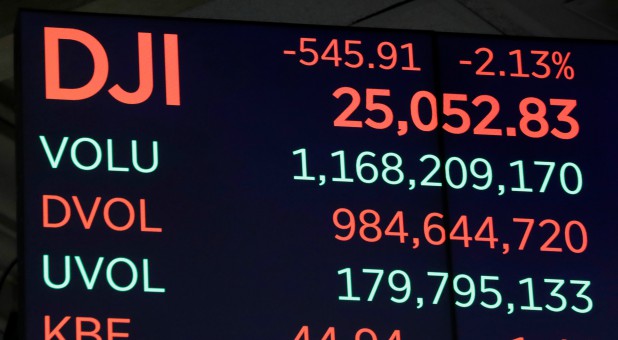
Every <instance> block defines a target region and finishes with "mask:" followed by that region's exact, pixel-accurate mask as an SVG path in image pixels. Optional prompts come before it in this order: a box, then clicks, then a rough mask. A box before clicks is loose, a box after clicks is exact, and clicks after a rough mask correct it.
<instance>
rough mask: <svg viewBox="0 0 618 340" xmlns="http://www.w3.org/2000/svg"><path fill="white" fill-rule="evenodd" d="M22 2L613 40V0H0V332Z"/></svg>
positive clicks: (9, 273)
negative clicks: (15, 62)
mask: <svg viewBox="0 0 618 340" xmlns="http://www.w3.org/2000/svg"><path fill="white" fill-rule="evenodd" d="M20 8H27V9H44V10H58V11H74V12H94V13H110V14H112V13H113V14H137V15H153V16H166V17H188V18H207V19H230V20H247V21H259V22H278V23H302V24H317V25H334V26H358V27H380V28H397V29H417V30H432V31H438V32H459V33H481V34H496V35H511V36H537V37H552V38H577V39H600V40H610V41H618V0H407V1H401V0H304V1H303V0H55V1H47V0H23V1H15V0H0V279H1V280H2V281H0V339H6V340H9V339H17V338H16V337H14V336H15V335H14V333H13V332H14V331H15V329H14V328H13V327H15V320H16V319H15V317H16V315H17V312H18V308H19V306H18V296H19V281H18V275H17V273H18V266H13V265H12V264H14V263H15V261H16V260H17V234H18V228H19V226H18V225H17V222H16V221H17V219H16V207H17V181H16V164H15V162H16V155H15V136H16V126H15V121H16V115H17V114H18V113H17V112H16V98H15V88H14V84H15V81H14V75H13V58H14V55H13V53H14V50H13V41H14V36H13V28H14V25H15V20H16V17H17V13H18V11H19V9H20Z"/></svg>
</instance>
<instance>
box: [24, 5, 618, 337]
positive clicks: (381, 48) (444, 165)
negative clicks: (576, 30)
mask: <svg viewBox="0 0 618 340" xmlns="http://www.w3.org/2000/svg"><path fill="white" fill-rule="evenodd" d="M17 44H18V48H19V49H18V57H17V62H18V70H17V72H16V73H17V74H18V88H19V90H20V101H21V117H20V126H21V129H20V131H21V136H20V143H19V152H20V153H19V154H20V158H21V161H20V168H21V169H20V174H21V179H20V187H21V195H20V197H21V201H20V202H21V208H20V218H21V225H22V228H23V232H22V234H21V254H22V259H23V268H22V269H23V278H24V280H25V284H24V303H25V305H24V306H25V325H24V326H25V327H24V329H25V339H27V340H35V339H46V340H55V339H59V340H63V339H100V340H101V339H108V340H112V339H123V338H130V339H266V340H270V339H282V340H314V339H317V340H335V339H337V340H346V339H350V340H417V339H431V340H435V339H459V340H472V339H503V340H535V339H539V340H562V339H566V340H584V339H585V340H590V339H618V330H617V329H616V319H617V316H618V315H617V308H616V306H617V305H618V296H617V293H616V287H617V286H616V280H617V279H618V274H617V271H616V264H615V263H616V260H617V259H618V256H617V252H618V250H617V247H616V235H617V232H616V227H617V226H616V222H615V221H614V218H615V215H614V214H615V213H616V211H618V206H617V200H616V198H615V193H616V192H617V191H618V181H616V179H615V176H616V168H617V167H618V161H617V151H616V150H617V148H616V141H615V138H616V136H615V131H616V130H615V126H617V125H618V118H617V117H618V112H617V109H616V107H617V106H616V102H615V100H616V98H617V96H618V67H616V60H618V45H617V44H615V43H608V42H600V41H578V40H550V39H528V38H508V37H500V36H481V35H463V34H442V33H435V32H423V31H403V30H378V29H375V30H374V29H352V28H339V27H320V26H300V25H298V26H295V25H276V24H259V23H241V22H221V21H207V20H177V19H161V18H144V17H124V16H102V15H82V14H80V15H77V14H63V13H48V12H22V13H21V17H20V21H19V24H18V38H17Z"/></svg>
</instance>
